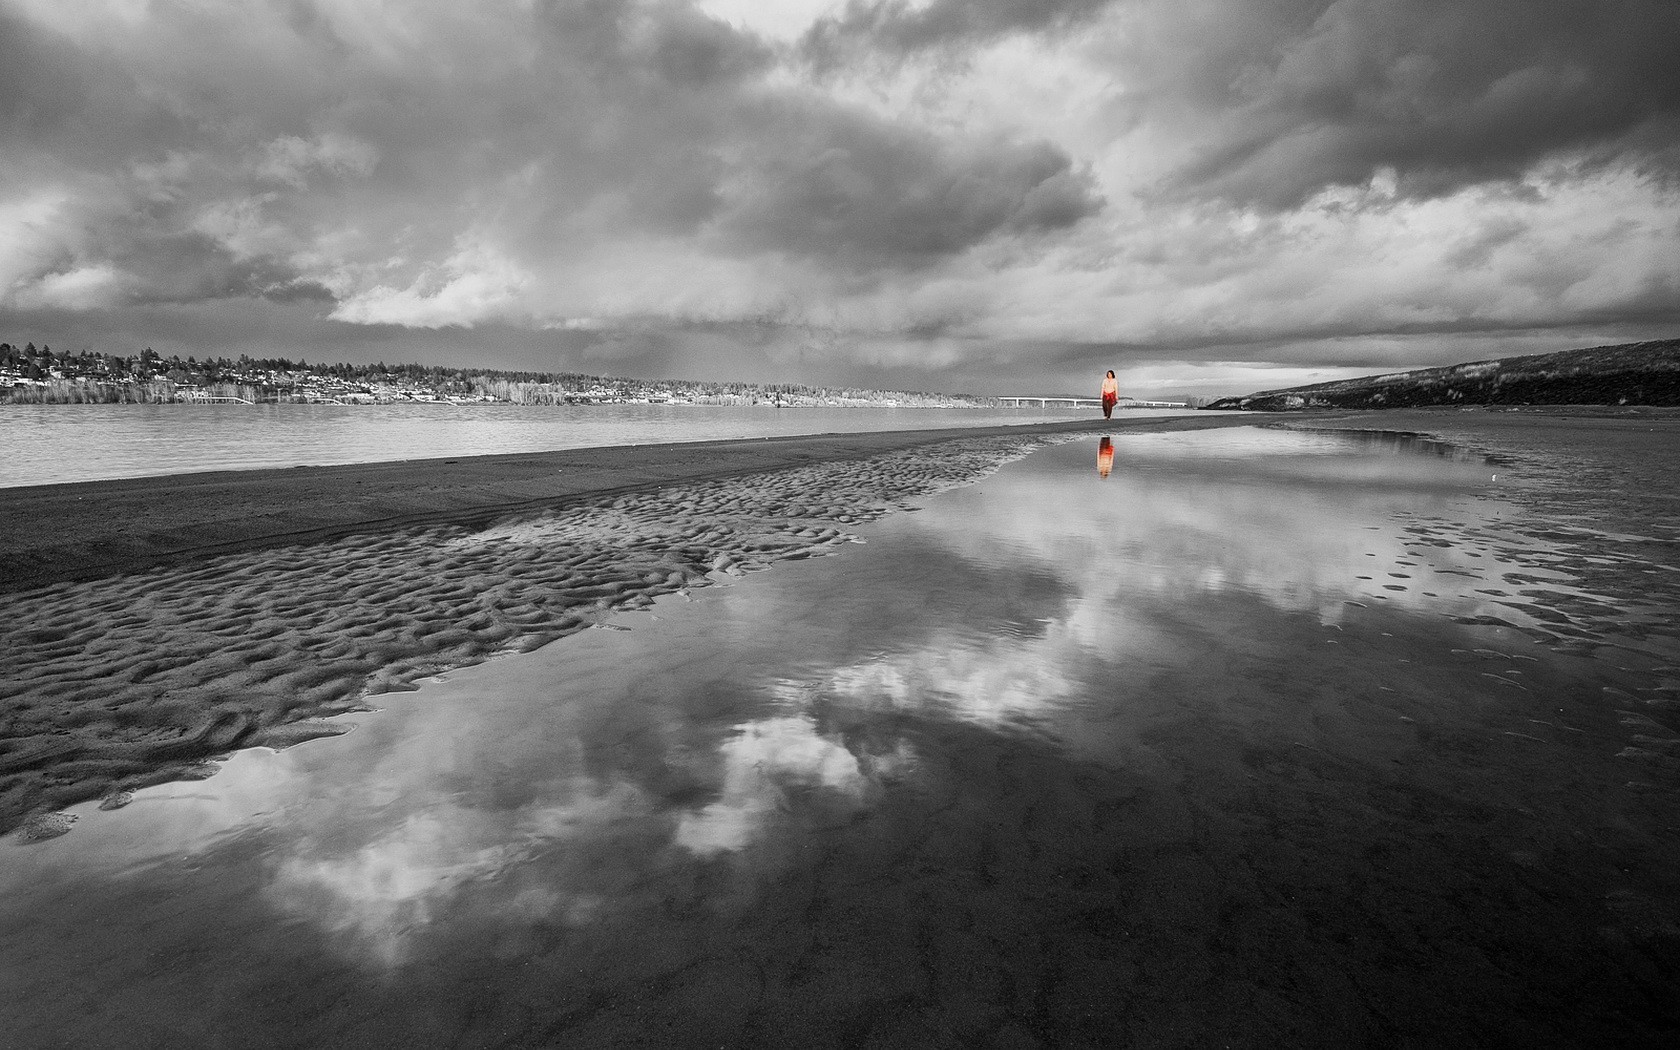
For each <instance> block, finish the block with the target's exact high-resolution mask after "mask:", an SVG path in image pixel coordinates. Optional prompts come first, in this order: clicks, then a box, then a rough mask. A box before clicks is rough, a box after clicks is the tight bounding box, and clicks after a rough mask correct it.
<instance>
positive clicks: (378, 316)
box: [332, 237, 532, 328]
mask: <svg viewBox="0 0 1680 1050" xmlns="http://www.w3.org/2000/svg"><path fill="white" fill-rule="evenodd" d="M531 283H532V281H531V275H530V274H529V273H528V272H527V271H525V270H524V269H523V268H521V267H520V266H519V265H518V264H517V263H516V262H514V261H513V260H512V259H510V258H509V257H507V256H506V255H504V254H503V253H501V252H500V251H499V250H497V249H496V248H494V247H492V246H490V245H489V244H487V243H485V242H484V241H483V240H481V239H479V238H476V237H463V238H462V239H461V240H460V241H459V242H458V245H457V249H456V251H455V253H454V254H453V255H451V256H449V257H448V258H447V259H444V260H443V261H442V262H441V263H438V264H436V265H428V266H425V267H422V268H421V271H420V273H419V274H418V275H417V276H416V277H415V278H414V280H413V281H412V282H410V283H409V284H408V285H407V286H406V287H402V288H396V287H392V286H390V285H385V284H380V285H375V286H374V287H372V288H368V289H365V290H362V291H358V292H355V293H354V294H351V295H350V296H349V297H347V298H346V299H345V300H344V301H343V302H341V303H339V305H338V308H337V309H336V310H334V311H333V313H332V316H333V317H334V318H335V319H337V320H340V321H352V322H355V323H357V324H399V325H408V326H411V327H415V328H442V327H445V326H447V325H461V326H463V327H471V326H473V325H474V324H477V323H479V322H481V321H487V320H499V319H504V318H507V317H509V316H515V317H517V316H519V315H520V314H521V313H524V312H525V308H524V306H523V299H522V295H523V293H524V292H525V290H526V289H527V288H528V287H529V286H530V285H531Z"/></svg>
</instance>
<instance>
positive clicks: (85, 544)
mask: <svg viewBox="0 0 1680 1050" xmlns="http://www.w3.org/2000/svg"><path fill="white" fill-rule="evenodd" d="M1245 422H1252V420H1250V419H1246V418H1244V417H1242V416H1237V415H1205V416H1190V417H1183V418H1162V417H1159V416H1154V417H1148V418H1143V419H1137V420H1131V421H1128V420H1124V419H1118V420H1114V421H1113V422H1111V423H1104V422H1103V421H1102V420H1096V421H1094V422H1070V423H1045V424H1036V425H1027V426H1015V427H985V428H972V429H966V430H919V431H888V432H882V433H873V434H819V435H813V436H810V437H790V438H759V439H745V440H739V441H709V442H693V443H687V444H665V445H658V444H654V445H638V446H629V447H616V448H585V449H568V450H563V451H558V452H538V453H521V454H517V455H507V456H478V457H462V458H459V459H427V460H405V461H400V462H394V463H359V464H351V465H345V466H330V467H294V468H291V469H286V470H253V471H217V472H211V473H202V474H178V475H171V476H165V477H157V478H136V479H132V480H122V481H94V482H83V483H78V484H69V485H33V486H24V487H19V488H4V489H0V593H4V592H13V591H21V590H28V589H30V588H33V587H41V586H46V585H50V584H55V583H62V582H64V581H67V580H86V579H92V578H96V577H99V576H107V575H113V574H116V573H126V572H133V571H136V570H139V569H145V568H150V567H153V566H156V565H160V564H169V563H182V562H191V561H193V560H195V559H199V558H203V557H205V556H207V555H211V554H221V553H229V552H234V551H249V550H257V549H261V548H266V547H274V546H279V545H283V544H284V545H291V544H301V543H319V542H322V541H325V540H331V539H337V538H339V537H342V536H347V535H351V534H365V533H375V532H388V531H392V530H396V529H401V528H406V527H410V526H416V525H434V524H439V523H444V522H455V523H471V522H484V521H489V520H494V519H495V518H497V517H502V516H506V515H510V514H515V513H521V512H526V511H533V510H541V509H545V508H550V507H556V506H560V505H563V504H565V503H567V502H568V501H577V500H582V499H591V498H598V497H601V496H605V495H614V494H619V493H626V492H637V491H645V490H648V489H653V488H657V487H659V486H661V485H668V484H674V483H683V482H696V481H704V480H715V479H721V478H731V477H740V476H743V475H747V474H756V473H762V472H764V471H773V470H782V469H785V468H788V467H797V466H804V465H808V464H820V463H841V462H849V461H854V460H859V459H865V458H868V457H870V456H878V455H881V454H883V453H888V452H895V451H900V450H905V449H914V448H926V447H929V446H935V445H949V444H953V443H958V442H964V441H973V440H977V439H986V438H995V437H1000V436H1036V437H1046V436H1052V435H1058V434H1076V433H1082V432H1088V431H1092V430H1093V428H1095V427H1102V426H1107V427H1110V428H1112V429H1113V430H1115V431H1116V432H1121V431H1127V430H1139V429H1142V430H1180V429H1202V428H1205V427H1218V426H1234V425H1240V424H1242V423H1245Z"/></svg>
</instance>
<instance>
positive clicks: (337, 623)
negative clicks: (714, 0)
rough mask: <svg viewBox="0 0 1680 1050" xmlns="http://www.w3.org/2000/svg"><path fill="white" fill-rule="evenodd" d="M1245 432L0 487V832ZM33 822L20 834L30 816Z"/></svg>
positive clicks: (499, 460)
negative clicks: (1027, 462)
mask: <svg viewBox="0 0 1680 1050" xmlns="http://www.w3.org/2000/svg"><path fill="white" fill-rule="evenodd" d="M1245 422H1248V420H1246V419H1244V418H1243V417H1231V416H1205V417H1188V418H1184V419H1162V418H1159V417H1156V418H1153V419H1150V420H1147V421H1143V420H1140V421H1138V423H1137V424H1129V423H1127V422H1125V421H1115V422H1114V423H1112V424H1104V423H1103V421H1101V420H1097V421H1094V422H1092V423H1075V424H1048V425H1034V426H1023V427H998V428H987V429H983V430H982V429H975V430H966V431H950V430H938V431H921V432H911V433H879V434H862V435H826V436H818V437H810V438H789V439H767V440H764V439H761V440H755V441H735V442H711V443H704V444H688V445H652V446H646V447H638V448H609V449H588V450H574V451H565V452H554V453H543V454H535V455H516V456H505V457H498V456H493V457H485V458H480V459H474V458H462V459H460V460H456V461H451V460H441V461H440V460H431V461H420V462H402V463H382V464H367V465H358V466H335V467H319V468H298V469H292V470H278V471H253V472H249V473H222V474H192V475H179V476H175V477H168V478H162V479H147V480H144V481H126V482H109V481H106V482H89V483H85V484H77V485H63V486H41V487H37V488H20V489H11V490H5V491H4V492H3V493H0V507H3V508H4V511H3V512H0V525H3V526H4V527H3V528H0V534H3V535H4V537H5V538H4V540H0V544H3V545H4V547H3V550H0V569H3V570H4V573H5V576H6V578H7V579H8V581H9V586H10V588H11V590H10V592H9V593H4V594H0V650H3V651H5V652H7V653H8V654H9V655H10V660H9V663H8V666H7V667H6V669H5V672H4V676H3V677H0V833H3V832H5V831H7V830H10V829H12V828H14V827H17V826H18V825H20V824H25V825H26V826H25V835H26V837H29V836H33V837H50V836H51V835H53V834H56V833H59V832H62V831H64V830H66V826H65V824H64V822H63V819H62V818H61V817H60V816H59V815H58V814H55V813H54V812H53V811H54V810H55V809H57V808H58V807H62V806H65V805H68V804H70V803H73V802H76V801H80V800H85V799H90V798H101V797H102V798H104V799H105V800H106V802H107V803H108V804H109V805H112V806H116V805H122V804H123V802H124V800H125V798H126V797H127V794H128V792H130V791H132V790H134V789H136V788H139V787H142V786H145V785H147V784H152V783H158V782H161V781H165V780H172V779H180V778H190V777H194V776H204V775H208V773H209V772H212V771H213V769H212V768H211V767H206V766H205V765H204V763H205V762H207V761H209V760H212V759H214V758H215V757H217V756H219V755H224V754H226V753H228V752H230V751H232V750H236V749H238V748H242V747H250V746H257V745H263V746H270V747H284V746H287V745H289V744H293V743H297V742H299V741H301V740H305V739H309V738H310V737H312V736H320V735H323V734H326V733H332V732H336V731H339V730H338V729H337V728H336V727H335V726H334V725H333V724H330V723H327V722H323V721H321V719H322V718H323V717H324V716H331V715H335V714H341V713H344V712H347V711H354V710H360V709H364V708H365V707H366V706H367V705H368V702H369V700H368V698H370V697H373V696H377V695H379V694H382V693H388V692H391V691H394V690H405V689H410V688H413V687H414V683H415V682H417V681H419V680H420V679H423V678H426V677H428V676H430V675H433V674H436V673H438V672H440V671H444V670H448V669H452V668H458V667H465V666H470V665H472V664H475V663H479V662H482V661H483V660H486V659H489V658H491V657H494V656H496V655H498V654H501V653H506V652H521V651H528V650H530V649H533V648H536V647H539V646H542V645H545V644H547V643H548V642H551V641H554V640H556V639H558V638H562V637H565V636H567V635H570V634H573V633H575V632H577V631H581V630H585V629H587V628H589V627H592V626H595V625H596V624H598V623H602V622H604V620H605V619H606V618H608V617H610V616H611V615H612V614H613V613H615V612H617V611H620V610H626V609H637V608H643V607H646V606H647V605H649V604H651V603H652V602H653V601H654V600H655V599H656V598H658V597H659V596H661V595H666V594H672V593H679V592H682V591H685V590H687V589H688V588H691V587H702V586H705V585H706V584H707V582H708V581H709V580H711V579H713V578H714V577H715V576H717V575H720V574H721V575H735V574H740V573H743V572H751V571H756V570H758V569H762V568H766V567H768V566H769V565H771V564H772V563H774V562H777V561H784V560H788V559H797V558H805V557H811V556H814V555H821V554H825V553H832V552H834V551H836V550H837V549H838V548H839V546H840V545H842V544H845V543H847V542H850V540H851V539H853V536H852V534H851V533H850V531H849V529H850V527H851V526H853V525H856V524H860V523H863V522H867V521H871V520H874V519H875V518H878V517H880V516H881V515H883V514H886V513H889V512H890V511H892V510H894V509H897V508H900V507H904V506H907V505H909V504H910V503H911V502H913V501H914V500H917V499H919V498H922V497H924V496H927V495H930V494H932V493H934V492H938V491H941V490H943V489H946V488H950V487H952V486H954V485H961V484H966V483H968V482H971V481H973V480H976V479H977V478H979V477H983V476H985V475H986V474H987V473H989V472H990V471H992V470H995V469H996V468H997V467H998V466H999V465H1001V464H1002V463H1004V462H1007V461H1008V460H1009V459H1012V458H1018V457H1019V456H1022V455H1026V454H1027V453H1028V452H1031V451H1032V450H1033V449H1035V448H1038V447H1042V445H1043V444H1045V443H1046V442H1052V441H1058V440H1065V439H1071V438H1076V437H1078V436H1079V435H1081V434H1086V435H1090V434H1094V433H1096V432H1098V431H1101V430H1103V428H1105V427H1107V428H1109V430H1110V431H1112V432H1116V433H1119V432H1124V431H1128V430H1129V431H1132V432H1137V431H1138V430H1141V429H1150V430H1160V429H1205V428H1208V427H1228V426H1233V425H1240V424H1242V423H1245ZM28 822H33V823H28Z"/></svg>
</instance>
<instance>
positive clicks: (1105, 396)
mask: <svg viewBox="0 0 1680 1050" xmlns="http://www.w3.org/2000/svg"><path fill="white" fill-rule="evenodd" d="M1119 400H1120V383H1119V382H1118V381H1117V380H1116V379H1115V378H1114V369H1112V368H1110V369H1109V370H1108V377H1107V378H1106V379H1104V380H1103V387H1102V402H1103V418H1104V419H1112V418H1113V413H1114V403H1115V402H1116V401H1119Z"/></svg>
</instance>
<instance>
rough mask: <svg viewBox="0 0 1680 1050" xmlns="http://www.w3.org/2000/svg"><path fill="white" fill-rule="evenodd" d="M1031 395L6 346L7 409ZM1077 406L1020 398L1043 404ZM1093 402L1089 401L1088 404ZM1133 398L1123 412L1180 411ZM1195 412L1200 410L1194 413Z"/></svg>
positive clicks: (1124, 402) (926, 399) (834, 402)
mask: <svg viewBox="0 0 1680 1050" xmlns="http://www.w3.org/2000/svg"><path fill="white" fill-rule="evenodd" d="M1021 400H1023V399H1018V398H996V397H982V396H978V395H967V394H939V393H928V392H924V391H895V390H862V389H856V388H850V387H847V388H838V389H835V388H828V387H814V386H804V385H799V384H783V383H715V382H699V381H692V380H682V379H653V380H650V379H627V378H622V377H613V376H592V375H581V374H577V373H571V372H560V373H549V372H514V371H500V370H493V369H460V368H447V367H440V366H437V365H419V364H407V365H386V364H384V363H379V364H372V365H351V364H332V365H326V364H317V365H311V364H308V363H306V362H304V361H290V360H287V359H285V358H252V357H248V356H245V355H241V356H240V357H239V358H237V359H234V360H230V359H228V358H225V357H214V358H211V357H207V358H203V359H199V358H196V357H187V358H186V359H185V360H183V359H181V358H180V357H177V356H175V355H170V356H169V357H164V356H163V355H161V354H159V353H157V352H156V351H154V350H152V349H151V348H150V347H148V348H146V349H145V350H143V351H141V352H140V353H138V354H133V355H129V356H126V357H125V356H120V355H116V354H101V353H97V352H94V351H92V350H82V351H66V352H61V351H56V350H53V349H52V348H51V347H50V346H47V345H45V344H43V345H42V346H40V347H38V348H37V347H36V345H35V344H34V343H32V342H31V343H27V344H25V345H23V346H15V345H13V344H11V343H0V404H168V403H217V402H222V403H246V404H261V403H268V404H276V403H280V404H329V405H331V404H336V405H389V404H455V405H460V404H515V405H559V404H571V405H591V404H671V405H680V404H692V405H775V406H783V407H789V408H793V407H812V406H836V407H853V406H855V407H874V408H995V407H998V406H1000V405H1005V404H1011V403H1016V402H1018V401H1021ZM1073 400H1074V399H1071V398H1062V399H1058V398H1053V397H1052V398H1048V399H1045V398H1040V397H1037V396H1034V397H1031V398H1026V399H1024V401H1025V403H1026V404H1031V405H1038V404H1040V403H1041V402H1044V401H1048V403H1050V404H1055V403H1057V402H1058V401H1064V402H1065V401H1073ZM1086 401H1089V402H1090V403H1091V404H1095V403H1096V401H1095V399H1088V398H1081V399H1078V402H1079V403H1081V404H1083V403H1084V402H1086ZM1184 403H1185V402H1184V401H1173V402H1158V401H1150V402H1144V401H1135V400H1132V399H1128V398H1122V399H1121V402H1120V406H1121V407H1122V408H1124V407H1139V408H1142V407H1165V406H1172V407H1182V406H1183V405H1184ZM1192 407H1194V406H1192Z"/></svg>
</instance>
